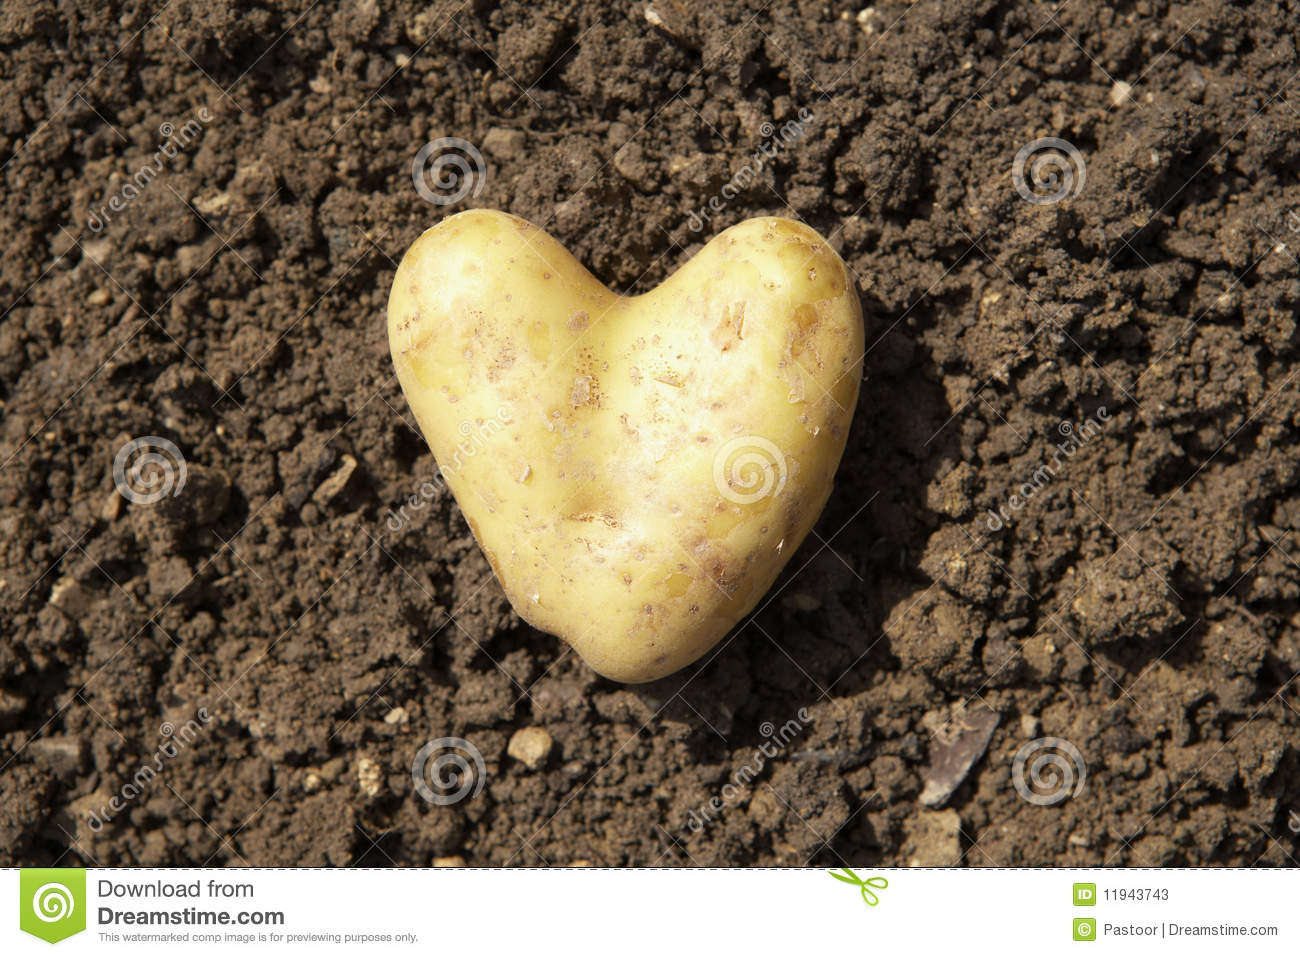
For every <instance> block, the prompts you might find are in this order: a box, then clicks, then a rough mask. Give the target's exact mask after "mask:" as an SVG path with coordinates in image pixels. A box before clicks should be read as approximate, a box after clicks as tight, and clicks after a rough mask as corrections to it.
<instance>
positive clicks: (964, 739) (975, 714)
mask: <svg viewBox="0 0 1300 957" xmlns="http://www.w3.org/2000/svg"><path fill="white" fill-rule="evenodd" d="M1000 717H1001V716H1000V715H999V714H998V713H997V712H996V711H990V710H989V709H988V708H985V707H983V706H982V705H977V706H976V707H974V708H970V709H967V708H966V707H965V706H964V705H957V706H956V707H954V708H952V709H951V710H948V709H944V710H941V711H932V712H930V713H929V714H927V715H926V716H925V718H924V719H923V720H924V723H925V726H926V727H927V728H928V729H929V730H930V732H931V734H932V738H931V741H930V763H929V764H928V765H926V767H925V768H923V769H922V771H921V779H922V780H923V781H925V787H924V789H923V790H922V791H921V803H922V804H924V805H926V806H927V807H942V806H943V804H944V803H945V802H946V801H947V800H948V798H950V797H952V793H953V792H954V791H956V790H957V788H958V787H959V786H960V785H961V782H962V781H964V780H966V775H967V774H969V773H970V769H971V768H972V767H974V765H975V762H976V761H978V760H979V759H980V758H981V757H983V756H984V751H985V749H987V748H988V746H989V739H990V738H992V737H993V730H994V729H995V728H996V727H997V726H998V720H999V718H1000Z"/></svg>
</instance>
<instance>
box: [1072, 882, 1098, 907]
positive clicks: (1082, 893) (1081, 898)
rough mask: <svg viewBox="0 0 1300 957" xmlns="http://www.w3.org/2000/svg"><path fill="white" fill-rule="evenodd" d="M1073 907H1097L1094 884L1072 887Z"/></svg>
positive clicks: (1095, 886)
mask: <svg viewBox="0 0 1300 957" xmlns="http://www.w3.org/2000/svg"><path fill="white" fill-rule="evenodd" d="M1074 906H1075V907H1096V906H1097V885H1096V884H1075V885H1074Z"/></svg>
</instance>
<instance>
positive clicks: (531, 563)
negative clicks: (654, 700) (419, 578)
mask: <svg viewBox="0 0 1300 957" xmlns="http://www.w3.org/2000/svg"><path fill="white" fill-rule="evenodd" d="M388 333H389V345H390V348H391V351H392V356H393V364H394V366H395V367H396V370H397V376H398V379H399V380H400V381H401V383H402V388H403V390H404V391H405V393H406V398H407V401H408V402H409V403H410V406H411V409H412V411H413V412H414V414H415V418H416V420H417V422H418V423H419V426H420V429H421V430H422V431H423V433H424V436H425V438H426V440H427V441H428V442H429V445H430V447H431V448H432V450H433V454H434V457H435V458H436V459H437V461H438V463H439V467H440V469H441V471H442V473H443V475H444V477H445V478H446V481H447V484H448V485H449V487H450V488H451V490H452V492H453V494H454V495H455V496H456V500H457V502H459V504H460V507H461V510H462V511H463V512H464V514H465V517H466V520H467V521H468V522H469V525H470V528H471V529H472V530H473V533H474V537H475V538H476V539H477V540H478V542H479V545H480V546H481V547H482V549H483V551H484V553H485V554H486V556H487V558H488V561H489V562H490V563H491V565H492V569H493V571H494V572H495V573H496V575H497V578H498V579H499V580H500V582H501V585H502V587H503V588H504V590H505V593H506V595H507V597H508V598H509V599H510V602H511V604H512V605H513V606H514V608H515V610H516V611H517V612H518V613H519V615H520V616H521V617H522V618H524V619H525V620H526V621H528V622H529V623H530V624H532V625H533V626H535V627H537V628H539V629H541V630H543V631H547V632H550V633H552V634H555V635H559V636H560V637H561V638H563V639H564V640H566V641H567V642H568V643H569V644H570V645H572V647H573V648H574V649H575V650H576V651H577V652H578V653H579V654H580V655H581V656H582V657H583V658H584V659H585V660H586V661H587V663H588V664H590V665H591V667H592V668H594V669H595V670H596V671H598V672H599V673H600V674H602V675H604V676H606V677H608V678H611V679H613V680H615V681H621V682H628V683H636V682H645V681H652V680H654V679H656V678H660V677H663V676H664V675H668V674H671V673H672V672H674V671H676V670H677V669H679V668H681V667H683V666H685V665H687V664H689V663H691V662H692V661H694V660H696V659H697V658H699V657H700V656H701V655H703V654H704V653H705V652H707V651H708V650H709V649H710V648H712V647H713V646H714V645H715V644H717V642H718V641H719V640H721V639H722V638H723V636H724V635H726V634H727V632H728V631H730V630H731V628H732V627H734V626H735V625H736V624H737V623H738V622H739V621H740V619H741V618H743V617H744V616H745V615H746V614H747V613H748V612H750V611H751V610H752V609H753V608H754V607H755V605H756V604H757V603H758V601H759V599H760V598H762V596H763V594H764V593H765V592H766V591H767V590H768V588H769V587H771V585H772V582H773V581H774V580H775V578H776V576H777V574H778V573H779V572H780V570H781V568H782V566H783V565H784V564H785V562H786V561H787V560H788V559H789V557H790V556H791V555H792V554H794V552H795V550H796V549H797V548H798V547H799V544H800V543H801V542H802V541H803V539H804V537H805V536H806V535H807V534H808V531H809V530H810V529H811V528H812V526H813V523H814V522H815V521H816V519H817V516H818V514H819V513H820V512H821V510H822V507H823V506H824V505H825V503H826V500H827V498H828V497H829V495H830V491H831V483H832V478H833V476H834V474H835V469H836V467H837V466H838V465H839V461H840V456H841V454H842V453H843V450H844V443H845V441H846V439H847V437H848V431H849V424H850V421H851V419H852V415H853V410H854V408H855V406H856V404H857V398H858V388H859V384H860V380H861V376H862V354H863V330H862V313H861V307H860V305H859V303H858V297H857V294H856V291H855V290H854V287H853V284H852V281H851V280H850V278H849V276H848V273H847V271H846V270H845V268H844V264H843V262H842V261H841V260H840V258H839V256H838V255H837V254H836V253H835V251H834V250H832V249H831V248H830V246H828V245H827V244H826V242H825V241H824V240H823V239H822V238H821V237H820V236H819V235H818V234H817V233H816V232H815V231H814V230H812V229H810V228H808V227H807V226H804V225H802V224H800V223H797V222H794V221H791V220H785V219H777V218H766V217H765V218H760V219H751V220H748V221H746V222H743V223H740V224H739V225H736V226H733V227H731V228H730V229H728V230H726V231H725V232H723V233H721V234H720V235H719V236H717V237H716V238H715V239H713V240H712V241H711V242H710V243H709V244H708V245H707V246H705V247H704V249H702V250H701V251H700V252H699V253H698V254H697V255H696V256H695V257H694V258H692V259H691V260H690V261H689V262H688V263H686V264H685V265H684V266H682V267H681V269H679V270H678V271H677V272H676V273H675V274H673V275H672V276H671V277H670V278H669V279H667V280H666V281H665V282H664V283H663V284H662V285H660V286H659V288H657V289H655V290H653V291H652V292H649V293H646V294H645V295H642V296H632V297H622V296H618V295H616V294H615V293H613V292H611V291H610V290H608V289H606V288H605V286H604V285H603V284H602V283H601V282H600V281H599V280H597V279H596V278H595V277H594V276H592V275H591V273H589V272H588V271H587V270H586V269H585V268H583V266H582V265H581V264H580V263H579V262H578V261H577V260H576V259H574V258H573V256H571V255H570V254H569V253H568V251H567V250H566V249H565V248H564V247H563V246H561V245H560V243H558V242H557V241H556V240H555V239H553V238H552V237H551V236H549V235H548V234H546V233H545V232H543V231H542V230H540V229H538V228H537V227H535V226H532V225H530V224H529V223H527V222H525V221H523V220H521V219H518V218H516V217H514V216H509V215H507V214H505V213H500V212H495V211H491V210H471V211H468V212H463V213H459V214H457V215H455V216H452V217H449V218H448V219H446V220H443V221H442V222H441V223H439V224H438V225H436V226H434V227H433V228H432V229H429V230H428V231H426V232H425V233H424V234H423V235H422V236H420V238H419V239H417V240H416V241H415V243H414V244H413V245H412V246H411V248H410V249H409V250H408V251H407V253H406V255H405V256H404V257H403V258H402V262H401V265H400V266H399V267H398V270H397V275H396V277H395V279H394V281H393V289H392V293H391V295H390V297H389V302H388Z"/></svg>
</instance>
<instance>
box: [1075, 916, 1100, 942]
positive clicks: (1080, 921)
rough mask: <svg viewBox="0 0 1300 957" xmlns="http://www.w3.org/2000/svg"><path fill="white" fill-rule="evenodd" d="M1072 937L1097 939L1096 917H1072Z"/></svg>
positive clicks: (1076, 938)
mask: <svg viewBox="0 0 1300 957" xmlns="http://www.w3.org/2000/svg"><path fill="white" fill-rule="evenodd" d="M1074 939H1075V940H1096V939H1097V918H1095V917H1076V918H1075V919H1074Z"/></svg>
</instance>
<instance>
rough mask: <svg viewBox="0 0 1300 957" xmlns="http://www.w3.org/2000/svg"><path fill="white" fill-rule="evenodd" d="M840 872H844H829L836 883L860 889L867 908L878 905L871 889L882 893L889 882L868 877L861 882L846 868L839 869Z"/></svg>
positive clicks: (878, 899)
mask: <svg viewBox="0 0 1300 957" xmlns="http://www.w3.org/2000/svg"><path fill="white" fill-rule="evenodd" d="M841 870H842V871H843V872H844V873H843V874H838V873H836V872H835V871H831V872H830V874H831V877H833V878H835V879H836V880H837V881H843V882H844V883H845V884H852V885H853V886H854V887H857V888H858V889H860V890H861V891H862V899H863V900H864V901H866V903H867V906H868V907H875V906H876V905H877V904H879V903H880V898H879V897H878V896H877V895H876V892H875V891H873V890H872V889H871V888H873V887H874V888H876V889H877V890H882V891H883V890H884V889H885V888H886V887H888V886H889V881H887V880H886V879H885V878H883V877H868V878H867V879H866V880H863V879H862V878H861V877H858V875H857V874H854V873H853V871H851V870H849V869H848V868H847V867H844V868H841Z"/></svg>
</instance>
